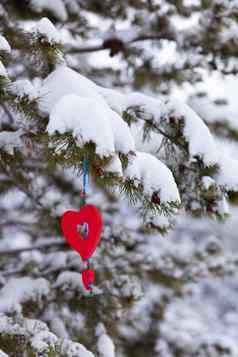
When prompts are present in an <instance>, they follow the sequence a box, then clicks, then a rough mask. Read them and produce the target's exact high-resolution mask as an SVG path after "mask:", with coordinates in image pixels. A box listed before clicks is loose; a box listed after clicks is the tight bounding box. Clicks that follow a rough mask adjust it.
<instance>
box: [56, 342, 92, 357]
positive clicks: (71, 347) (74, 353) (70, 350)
mask: <svg viewBox="0 0 238 357" xmlns="http://www.w3.org/2000/svg"><path fill="white" fill-rule="evenodd" d="M60 352H61V353H62V356H67V357H94V354H93V353H92V352H90V351H88V350H87V349H86V348H85V347H84V346H83V345H81V344H80V343H77V342H70V343H69V342H68V341H67V340H63V341H62V345H61V348H60Z"/></svg>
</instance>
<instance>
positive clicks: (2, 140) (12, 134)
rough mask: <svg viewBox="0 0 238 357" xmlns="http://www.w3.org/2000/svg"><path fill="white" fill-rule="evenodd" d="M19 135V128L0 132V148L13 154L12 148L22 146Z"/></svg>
mask: <svg viewBox="0 0 238 357" xmlns="http://www.w3.org/2000/svg"><path fill="white" fill-rule="evenodd" d="M21 135H22V131H21V130H17V131H2V132H0V148H1V149H3V150H5V151H6V152H8V153H9V154H13V153H14V148H20V147H22V146H23V142H22V140H21Z"/></svg>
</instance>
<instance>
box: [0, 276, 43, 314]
mask: <svg viewBox="0 0 238 357" xmlns="http://www.w3.org/2000/svg"><path fill="white" fill-rule="evenodd" d="M13 291H14V294H13V293H12V292H13ZM48 293H49V285H48V282H47V280H45V279H43V278H39V279H35V280H33V279H31V278H28V277H24V278H19V279H17V278H16V279H11V280H9V281H8V283H7V284H6V285H5V286H4V287H3V288H2V289H1V290H0V312H6V313H7V312H12V311H15V312H18V313H21V311H22V305H21V304H24V303H25V302H27V301H35V302H39V301H40V299H41V298H42V297H44V296H47V295H48Z"/></svg>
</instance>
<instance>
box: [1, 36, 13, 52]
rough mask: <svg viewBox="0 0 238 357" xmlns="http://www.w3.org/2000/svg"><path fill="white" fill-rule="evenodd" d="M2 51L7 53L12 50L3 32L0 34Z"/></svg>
mask: <svg viewBox="0 0 238 357" xmlns="http://www.w3.org/2000/svg"><path fill="white" fill-rule="evenodd" d="M0 51H3V52H6V53H10V52H11V47H10V45H9V43H8V41H7V40H6V39H5V37H3V36H2V35H1V34H0Z"/></svg>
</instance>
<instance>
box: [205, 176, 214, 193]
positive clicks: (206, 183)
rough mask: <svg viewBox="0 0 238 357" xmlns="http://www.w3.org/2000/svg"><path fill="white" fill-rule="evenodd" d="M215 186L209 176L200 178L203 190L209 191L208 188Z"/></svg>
mask: <svg viewBox="0 0 238 357" xmlns="http://www.w3.org/2000/svg"><path fill="white" fill-rule="evenodd" d="M215 184H216V182H215V180H214V179H213V178H212V177H210V176H203V177H202V185H203V187H204V188H205V190H209V188H210V187H212V186H214V185H215Z"/></svg>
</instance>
